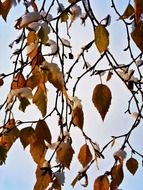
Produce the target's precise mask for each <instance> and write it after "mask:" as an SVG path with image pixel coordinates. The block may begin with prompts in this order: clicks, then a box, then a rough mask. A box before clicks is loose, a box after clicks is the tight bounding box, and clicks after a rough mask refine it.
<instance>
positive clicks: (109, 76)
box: [106, 71, 113, 81]
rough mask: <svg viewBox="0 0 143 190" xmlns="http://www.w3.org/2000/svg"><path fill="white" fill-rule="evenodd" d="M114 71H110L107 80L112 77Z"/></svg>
mask: <svg viewBox="0 0 143 190" xmlns="http://www.w3.org/2000/svg"><path fill="white" fill-rule="evenodd" d="M112 75H113V73H112V72H111V71H109V72H108V75H107V78H106V81H109V80H110V79H111V78H112Z"/></svg>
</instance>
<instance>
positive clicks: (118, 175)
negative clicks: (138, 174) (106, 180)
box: [110, 163, 124, 190]
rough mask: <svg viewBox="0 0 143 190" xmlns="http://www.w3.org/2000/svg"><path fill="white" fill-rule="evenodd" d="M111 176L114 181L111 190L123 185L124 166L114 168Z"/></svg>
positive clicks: (119, 165)
mask: <svg viewBox="0 0 143 190" xmlns="http://www.w3.org/2000/svg"><path fill="white" fill-rule="evenodd" d="M111 176H112V181H111V184H110V188H111V190H113V189H114V188H117V187H118V186H119V185H120V184H121V183H122V181H123V178H124V173H123V165H122V164H121V163H120V164H118V165H115V166H113V167H112V169H111Z"/></svg>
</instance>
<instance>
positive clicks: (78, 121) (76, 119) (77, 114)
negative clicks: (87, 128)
mask: <svg viewBox="0 0 143 190" xmlns="http://www.w3.org/2000/svg"><path fill="white" fill-rule="evenodd" d="M72 123H73V124H74V125H75V126H78V127H79V128H80V129H81V130H82V129H83V123H84V115H83V111H82V108H80V107H75V108H74V109H73V111H72Z"/></svg>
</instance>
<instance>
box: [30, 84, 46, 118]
mask: <svg viewBox="0 0 143 190" xmlns="http://www.w3.org/2000/svg"><path fill="white" fill-rule="evenodd" d="M33 103H34V104H35V105H36V106H37V107H38V109H39V110H40V112H41V114H42V116H43V117H44V116H45V115H46V113H47V90H46V87H45V84H43V83H40V84H39V86H38V88H37V91H36V92H35V94H34V96H33Z"/></svg>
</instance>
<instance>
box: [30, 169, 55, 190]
mask: <svg viewBox="0 0 143 190" xmlns="http://www.w3.org/2000/svg"><path fill="white" fill-rule="evenodd" d="M51 181H52V179H51V176H50V174H49V173H48V172H47V173H46V174H45V175H43V171H42V169H41V168H40V167H39V166H37V169H36V183H35V185H34V190H45V189H46V188H47V187H48V185H49V183H50V182H51Z"/></svg>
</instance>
